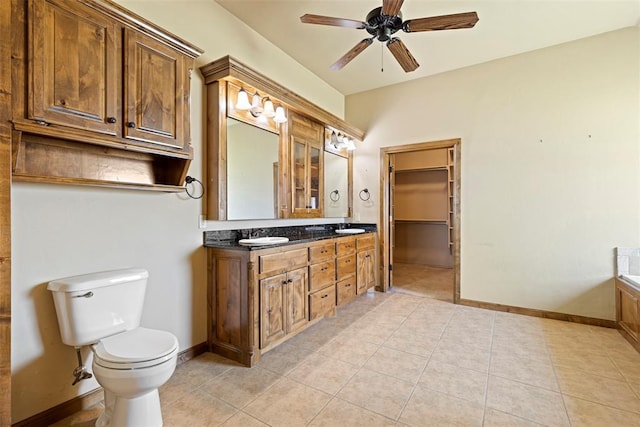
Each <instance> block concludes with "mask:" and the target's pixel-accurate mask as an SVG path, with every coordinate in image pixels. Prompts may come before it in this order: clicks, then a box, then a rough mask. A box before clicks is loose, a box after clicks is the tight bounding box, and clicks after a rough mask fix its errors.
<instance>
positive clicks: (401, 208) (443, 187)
mask: <svg viewBox="0 0 640 427" xmlns="http://www.w3.org/2000/svg"><path fill="white" fill-rule="evenodd" d="M454 155H455V152H454V148H453V147H443V148H433V149H423V150H417V151H408V152H400V153H394V154H392V155H391V156H390V159H389V160H390V166H391V168H390V177H391V178H390V181H391V193H390V197H391V207H392V215H391V223H392V224H391V229H392V242H393V245H392V248H391V249H392V250H391V254H392V259H391V260H390V261H391V264H392V268H393V274H392V277H393V280H392V283H391V285H392V286H393V287H394V288H395V290H398V291H403V292H410V293H415V294H420V295H426V296H430V297H432V298H437V299H441V300H445V301H452V300H453V286H454V282H453V261H454V259H453V219H454V216H453V215H454V199H453V198H454Z"/></svg>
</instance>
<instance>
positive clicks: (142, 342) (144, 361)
mask: <svg viewBox="0 0 640 427" xmlns="http://www.w3.org/2000/svg"><path fill="white" fill-rule="evenodd" d="M177 350H178V340H177V339H176V337H175V336H174V335H173V334H171V333H169V332H166V331H158V330H155V329H147V328H136V329H133V330H131V331H127V332H123V333H121V334H116V335H112V336H110V337H107V338H104V339H102V340H100V341H99V342H98V343H97V344H95V345H94V346H93V351H94V362H95V363H97V364H98V365H100V366H103V367H105V368H112V369H135V368H144V367H150V366H155V365H157V364H160V363H163V362H165V361H167V360H169V359H171V358H172V357H173V356H174V354H175V353H176V352H177Z"/></svg>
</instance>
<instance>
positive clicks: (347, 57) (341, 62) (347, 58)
mask: <svg viewBox="0 0 640 427" xmlns="http://www.w3.org/2000/svg"><path fill="white" fill-rule="evenodd" d="M371 43H373V39H364V40H362V41H361V42H360V43H358V44H357V45H355V46H354V47H353V48H352V49H351V50H350V51H349V52H347V53H345V54H344V55H343V56H342V58H340V59H338V60H337V61H336V62H335V63H334V64H333V65H332V66H331V69H332V70H333V71H339V70H341V69H342V67H344V66H345V65H347V64H348V63H349V62H351V60H352V59H353V58H355V57H356V56H358V55H359V54H360V53H362V51H363V50H365V49H366V48H368V47H369V46H371Z"/></svg>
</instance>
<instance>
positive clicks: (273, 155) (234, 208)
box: [227, 117, 279, 220]
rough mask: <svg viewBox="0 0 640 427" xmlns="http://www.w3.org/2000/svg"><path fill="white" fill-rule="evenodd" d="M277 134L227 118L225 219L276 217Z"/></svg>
mask: <svg viewBox="0 0 640 427" xmlns="http://www.w3.org/2000/svg"><path fill="white" fill-rule="evenodd" d="M278 145H279V143H278V135H277V134H275V133H272V132H268V131H266V130H264V129H260V128H258V127H256V126H252V125H249V124H247V123H243V122H241V121H238V120H235V119H233V118H231V117H228V118H227V219H228V220H239V219H273V218H278V209H277V208H278V175H279V173H278Z"/></svg>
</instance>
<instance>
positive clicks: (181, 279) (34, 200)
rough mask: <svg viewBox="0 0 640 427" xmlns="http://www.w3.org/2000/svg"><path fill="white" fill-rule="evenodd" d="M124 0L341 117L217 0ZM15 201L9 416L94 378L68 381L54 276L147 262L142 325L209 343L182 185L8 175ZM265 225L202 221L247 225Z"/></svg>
mask: <svg viewBox="0 0 640 427" xmlns="http://www.w3.org/2000/svg"><path fill="white" fill-rule="evenodd" d="M120 3H121V4H122V5H123V6H125V7H127V8H129V9H131V10H132V11H134V12H136V13H138V14H140V15H142V16H144V17H146V18H148V19H149V20H151V21H152V22H155V23H157V24H158V25H160V26H162V27H164V28H166V29H167V30H169V31H171V32H173V33H174V34H176V35H178V36H180V37H182V38H184V39H186V40H189V41H190V42H192V43H194V44H195V45H197V46H199V47H201V48H203V49H204V50H205V51H206V53H205V54H204V55H203V56H202V57H201V58H200V59H199V60H198V61H197V64H196V67H199V66H201V65H204V64H206V63H208V62H210V61H212V60H214V59H217V58H219V57H222V56H224V55H228V54H230V55H232V56H234V57H235V58H237V59H238V60H240V61H242V62H244V63H246V64H247V65H249V66H251V67H254V68H256V69H257V70H259V71H260V72H262V73H264V74H266V75H267V76H269V77H270V78H272V79H273V80H275V81H277V82H278V83H280V84H282V85H283V86H285V87H288V88H289V89H291V90H293V91H295V92H296V93H298V94H300V95H301V96H303V97H305V98H307V99H309V100H310V101H312V102H314V103H316V104H317V105H319V106H321V107H322V108H324V109H326V110H328V111H330V112H332V113H333V114H335V115H337V116H343V108H344V105H343V104H344V98H343V97H342V95H340V94H339V93H338V92H336V91H335V90H334V89H332V88H331V87H329V86H328V85H327V84H325V83H324V82H322V81H320V80H319V79H318V78H317V77H315V76H314V75H313V74H312V73H310V72H309V71H307V70H306V69H304V68H302V66H300V64H298V63H297V62H295V61H293V60H292V59H291V58H289V57H288V56H286V55H285V54H284V53H282V52H281V51H280V50H278V49H276V48H275V47H274V46H273V45H271V44H270V43H268V42H266V41H265V40H264V39H262V38H261V37H260V36H259V35H257V34H256V33H255V32H254V31H252V30H250V29H249V28H247V27H246V26H244V25H243V24H241V23H240V22H239V21H237V20H236V18H234V17H233V16H231V15H230V14H228V13H227V12H226V11H225V10H224V9H223V8H221V7H220V6H218V5H217V4H216V3H215V2H213V1H211V0H206V1H179V2H178V1H133V0H132V1H121V2H120ZM191 85H192V90H191V95H192V104H191V107H192V114H191V116H192V118H191V120H192V121H191V123H192V139H193V141H192V143H193V147H194V152H195V158H194V160H193V162H192V165H191V168H190V170H189V174H190V175H192V176H195V177H198V178H202V170H203V165H202V153H203V141H202V138H203V135H204V132H203V118H204V111H205V110H204V105H203V83H202V78H201V77H200V74H199V72H198V71H197V70H196V71H195V72H194V73H193V78H192V82H191ZM12 198H13V200H12V202H13V205H12V207H13V209H12V221H13V236H12V237H13V265H12V269H13V277H12V306H13V307H12V309H13V310H12V311H13V323H12V332H13V334H12V348H11V350H12V421H13V422H17V421H20V420H22V419H24V418H27V417H29V416H31V415H34V414H36V413H39V412H41V411H43V410H45V409H48V408H51V407H53V406H55V405H57V404H59V403H62V402H64V401H67V400H69V399H71V398H73V397H75V396H77V395H80V394H83V393H85V392H88V391H90V390H92V389H94V388H95V387H97V384H96V382H95V381H94V380H93V379H91V380H88V381H83V382H82V383H80V384H79V385H76V386H73V387H72V386H71V381H72V371H73V368H74V367H75V354H74V351H73V349H72V348H70V347H66V346H65V345H63V344H62V342H61V341H60V335H59V332H58V325H57V321H56V317H55V311H54V307H53V301H52V299H51V296H50V295H49V294H48V291H46V283H47V282H48V281H50V280H52V279H55V278H60V277H65V276H69V275H75V274H81V273H88V272H94V271H101V270H108V269H113V268H121V267H128V266H137V267H144V268H147V269H148V270H149V272H150V279H149V280H150V282H149V285H148V288H147V295H146V300H145V309H144V313H143V317H142V324H143V325H144V326H146V327H151V328H158V329H164V330H167V331H170V332H172V333H174V334H175V335H176V336H177V337H178V340H179V342H180V349H181V350H184V349H187V348H189V347H192V346H194V345H196V344H199V343H201V342H203V341H205V340H206V336H207V334H206V329H205V321H206V287H205V279H206V261H205V254H204V250H203V249H202V247H201V245H202V231H203V230H200V229H198V215H199V214H200V213H201V211H202V202H201V200H191V199H188V198H186V197H185V196H184V195H182V194H180V195H176V194H157V193H150V192H144V191H122V190H110V189H97V188H89V187H71V186H69V187H66V186H55V185H40V184H24V183H14V185H13V188H12ZM299 222H300V221H286V222H275V221H272V222H271V223H274V224H278V225H284V224H291V223H299ZM319 222H322V221H319ZM333 222H335V220H334V221H333ZM264 223H265V222H255V221H254V222H227V223H210V224H208V226H209V228H211V229H214V228H243V227H245V226H248V227H251V226H254V225H262V224H264ZM89 361H90V360H89Z"/></svg>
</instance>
